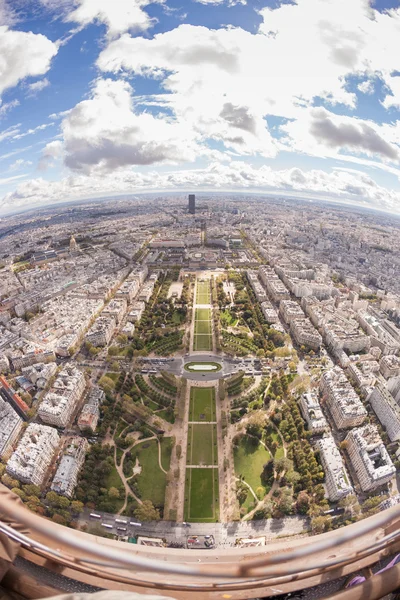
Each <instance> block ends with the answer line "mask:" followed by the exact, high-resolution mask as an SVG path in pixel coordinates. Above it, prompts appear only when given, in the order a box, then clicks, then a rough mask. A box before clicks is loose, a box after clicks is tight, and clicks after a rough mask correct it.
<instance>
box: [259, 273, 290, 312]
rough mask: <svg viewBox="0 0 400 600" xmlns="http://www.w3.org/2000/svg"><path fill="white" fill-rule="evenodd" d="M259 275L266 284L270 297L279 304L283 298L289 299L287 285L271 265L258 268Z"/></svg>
mask: <svg viewBox="0 0 400 600" xmlns="http://www.w3.org/2000/svg"><path fill="white" fill-rule="evenodd" d="M258 274H259V277H260V279H261V281H262V283H263V284H264V285H265V287H266V289H267V292H268V296H269V297H270V299H271V300H272V301H273V302H275V303H277V304H279V302H280V301H281V300H289V299H290V294H289V291H288V289H287V287H286V286H285V285H284V284H283V283H282V281H281V280H280V279H279V277H278V275H277V274H276V273H275V271H274V270H273V269H271V268H270V267H266V266H262V267H260V268H259V270H258Z"/></svg>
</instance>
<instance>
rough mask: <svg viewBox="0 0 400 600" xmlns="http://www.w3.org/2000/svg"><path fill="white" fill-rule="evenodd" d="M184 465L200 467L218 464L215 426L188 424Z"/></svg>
mask: <svg viewBox="0 0 400 600" xmlns="http://www.w3.org/2000/svg"><path fill="white" fill-rule="evenodd" d="M186 463H187V464H188V465H200V466H201V465H204V466H206V465H207V466H209V465H217V464H218V451H217V426H216V425H211V424H208V423H204V425H203V424H202V423H201V424H189V428H188V445H187V458H186Z"/></svg>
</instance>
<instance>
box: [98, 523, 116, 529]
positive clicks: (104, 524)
mask: <svg viewBox="0 0 400 600" xmlns="http://www.w3.org/2000/svg"><path fill="white" fill-rule="evenodd" d="M101 526H102V527H107V529H112V528H113V526H112V525H109V524H108V523H102V524H101Z"/></svg>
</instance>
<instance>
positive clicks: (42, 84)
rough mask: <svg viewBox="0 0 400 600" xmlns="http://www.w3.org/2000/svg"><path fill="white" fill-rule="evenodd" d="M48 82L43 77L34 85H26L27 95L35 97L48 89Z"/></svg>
mask: <svg viewBox="0 0 400 600" xmlns="http://www.w3.org/2000/svg"><path fill="white" fill-rule="evenodd" d="M49 85H50V81H49V80H48V79H47V77H45V78H44V79H39V81H35V82H34V83H29V84H28V85H27V87H28V90H29V94H30V95H31V96H35V95H36V94H38V93H39V92H41V91H42V90H44V89H45V88H47V87H49Z"/></svg>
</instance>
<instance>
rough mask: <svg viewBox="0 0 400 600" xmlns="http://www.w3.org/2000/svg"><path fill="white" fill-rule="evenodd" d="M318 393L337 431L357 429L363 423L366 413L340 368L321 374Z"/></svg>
mask: <svg viewBox="0 0 400 600" xmlns="http://www.w3.org/2000/svg"><path fill="white" fill-rule="evenodd" d="M320 391H321V395H322V399H323V401H324V402H326V404H327V406H328V407H329V410H330V413H331V415H332V418H333V420H334V421H335V425H336V427H337V428H338V429H348V428H349V427H357V426H358V425H362V423H363V422H364V421H365V419H366V417H367V411H366V409H365V408H364V406H363V404H362V402H361V400H360V398H359V397H358V395H357V394H356V392H355V391H354V389H353V387H352V386H351V384H350V382H349V381H348V379H347V377H346V375H345V374H344V372H343V370H342V369H341V368H340V367H337V366H336V367H334V368H333V369H331V370H330V371H325V373H323V375H322V377H321V381H320Z"/></svg>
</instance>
